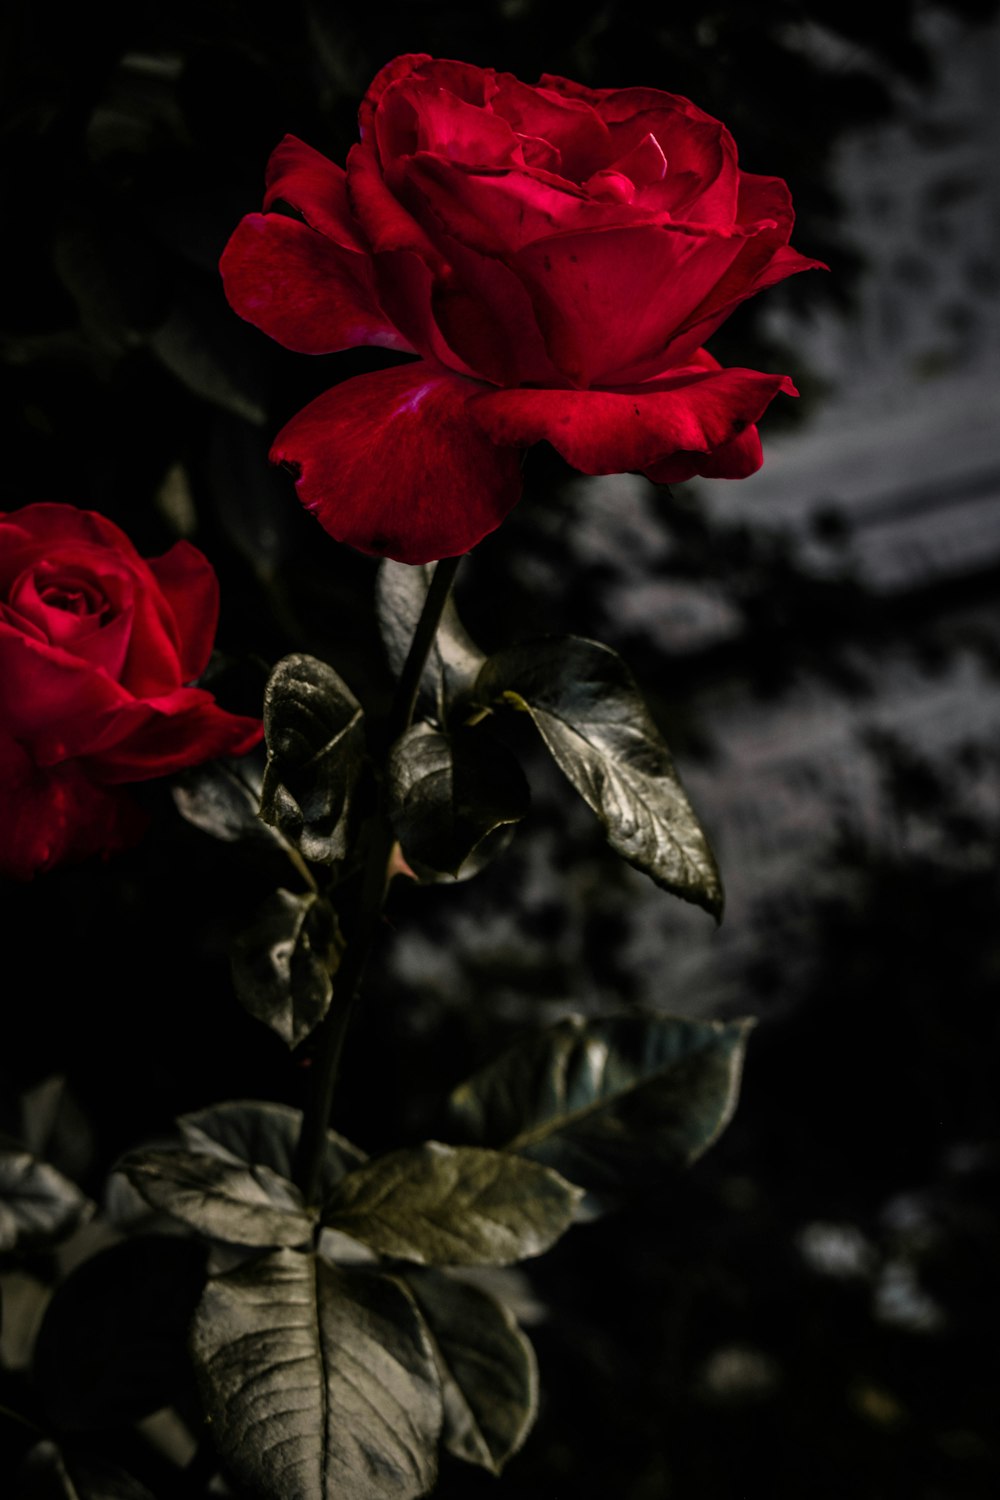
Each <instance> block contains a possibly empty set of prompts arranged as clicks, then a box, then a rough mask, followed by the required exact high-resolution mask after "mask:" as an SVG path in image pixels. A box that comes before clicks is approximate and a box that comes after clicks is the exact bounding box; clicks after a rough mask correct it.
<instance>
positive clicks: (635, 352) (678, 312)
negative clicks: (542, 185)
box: [512, 225, 743, 386]
mask: <svg viewBox="0 0 1000 1500" xmlns="http://www.w3.org/2000/svg"><path fill="white" fill-rule="evenodd" d="M742 243H743V241H742V239H741V238H740V237H739V236H729V235H722V234H716V233H713V232H707V231H706V232H704V233H700V232H697V231H692V230H688V229H686V228H682V227H680V226H672V225H643V226H641V227H636V226H632V227H629V228H623V229H603V230H599V231H595V232H593V233H591V234H563V235H558V236H555V237H553V238H552V239H548V240H539V241H537V242H536V243H535V244H533V245H527V246H525V248H524V249H523V250H521V251H519V252H518V253H517V255H515V256H513V257H512V265H513V267H514V269H515V270H516V271H517V272H518V274H519V275H520V276H521V278H522V279H523V280H524V282H525V284H526V285H527V287H528V290H529V292H530V293H531V295H532V300H533V302H534V304H535V310H536V312H537V315H538V321H539V324H540V326H541V330H542V334H543V336H544V338H545V342H546V344H547V346H548V349H549V353H550V355H551V357H552V359H553V362H554V363H555V364H556V365H557V366H558V368H559V369H560V370H562V371H563V373H564V374H565V375H566V376H567V377H568V378H569V379H570V380H572V381H573V382H574V384H576V385H581V386H587V385H595V384H600V385H611V384H618V383H624V382H625V381H626V380H628V379H631V378H634V376H633V368H634V366H635V365H636V364H637V363H638V362H639V361H641V360H643V359H650V358H651V357H654V356H656V355H657V354H658V353H660V352H662V351H663V349H664V348H665V347H666V346H667V344H668V343H669V341H670V338H671V336H672V335H673V333H674V331H675V329H676V328H677V327H678V326H679V325H681V324H683V322H684V320H685V318H687V317H688V316H689V315H690V313H691V312H692V311H693V309H694V308H695V307H697V306H698V304H699V303H700V302H702V301H703V300H704V298H705V297H706V296H707V295H708V293H709V291H710V290H711V288H712V287H713V286H714V285H715V284H716V282H717V281H718V280H719V278H720V277H721V276H722V275H723V273H724V272H725V270H726V268H727V267H728V266H729V264H730V263H731V262H732V260H733V259H734V258H735V257H736V255H737V254H738V253H739V250H740V247H741V245H742Z"/></svg>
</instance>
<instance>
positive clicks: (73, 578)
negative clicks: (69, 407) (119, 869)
mask: <svg viewBox="0 0 1000 1500" xmlns="http://www.w3.org/2000/svg"><path fill="white" fill-rule="evenodd" d="M218 612H219V587H218V583H217V581H216V577H215V573H214V572H213V570H212V567H211V564H210V563H209V562H208V560H207V558H205V557H203V556H202V554H201V553H200V552H199V551H198V550H197V548H196V547H192V546H191V545H190V543H188V542H178V543H177V544H176V545H175V546H173V547H171V549H170V551H169V552H167V553H165V554H164V555H163V557H158V558H151V559H150V560H149V561H145V560H144V559H143V558H141V557H140V556H139V554H138V553H137V552H136V550H135V548H134V547H133V546H132V543H131V542H130V541H129V539H128V537H127V536H126V535H125V534H124V532H122V531H119V529H118V527H117V526H114V525H113V524H112V523H111V522H110V521H108V520H106V519H105V517H104V516H100V515H97V514H96V512H94V511H86V510H76V509H75V508H74V507H73V506H71V505H29V506H26V507H25V509H24V510H20V511H15V512H14V513H13V514H10V515H3V514H0V871H2V872H3V873H4V874H8V875H14V876H16V877H18V878H19V879H28V878H29V877H30V876H31V875H33V874H35V873H36V872H38V871H41V870H47V869H50V868H51V867H52V866H53V865H56V864H61V863H63V862H65V861H68V860H75V859H81V858H83V857H84V856H86V855H88V854H95V853H105V854H107V853H110V852H112V851H113V850H116V849H120V848H122V847H124V846H125V845H126V844H127V843H130V842H131V841H132V840H133V839H134V838H135V836H136V835H137V833H138V831H139V830H140V829H141V826H142V821H143V820H142V815H141V813H140V811H139V809H138V807H137V805H136V804H135V803H134V802H133V801H132V799H131V798H130V797H129V796H128V795H127V794H126V793H124V792H122V791H121V789H120V787H119V783H121V782H129V781H146V780H148V779H149V778H150V777H154V776H165V775H167V774H168V773H169V772H171V771H178V770H180V769H181V767H183V766H191V765H196V764H197V763H198V762H199V761H203V760H208V759H209V758H210V757H212V756H216V755H242V754H243V753H244V752H245V751H247V750H249V749H250V748H251V747H252V746H253V745H255V744H256V743H257V741H258V740H259V739H260V737H261V733H262V729H261V725H260V724H259V723H258V721H257V720H256V719H244V718H239V717H237V716H236V715H235V714H230V713H226V712H225V710H224V709H221V708H220V707H219V706H218V704H217V703H216V702H215V699H214V698H213V697H212V695H211V693H207V692H204V691H203V690H202V689H201V688H193V687H186V686H185V683H189V682H190V681H191V680H192V679H193V678H195V677H197V676H198V674H199V673H200V672H202V671H203V670H204V668H205V665H206V663H207V661H208V658H209V654H210V652H211V650H212V642H213V639H214V636H215V626H216V621H217V618H218Z"/></svg>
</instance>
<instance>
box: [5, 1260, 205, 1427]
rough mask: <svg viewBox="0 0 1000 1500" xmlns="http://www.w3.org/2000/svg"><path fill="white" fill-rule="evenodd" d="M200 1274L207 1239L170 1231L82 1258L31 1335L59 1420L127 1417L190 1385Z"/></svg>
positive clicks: (51, 1409)
mask: <svg viewBox="0 0 1000 1500" xmlns="http://www.w3.org/2000/svg"><path fill="white" fill-rule="evenodd" d="M204 1282H205V1247H204V1245H202V1244H200V1243H199V1242H198V1241H197V1240H194V1239H188V1238H182V1237H180V1236H173V1235H172V1236H169V1237H168V1236H165V1235H138V1236H137V1237H136V1238H135V1239H131V1240H126V1241H124V1243H122V1244H120V1245H113V1246H112V1247H111V1248H110V1249H109V1250H102V1251H100V1252H99V1253H98V1254H97V1255H95V1256H93V1257H92V1258H91V1259H90V1260H85V1261H84V1262H83V1263H82V1265H80V1266H78V1267H77V1268H76V1270H75V1271H74V1272H73V1273H72V1275H71V1276H69V1277H68V1278H67V1280H66V1281H64V1282H63V1283H62V1285H61V1286H60V1287H59V1289H58V1291H57V1292H56V1294H55V1296H54V1297H53V1298H52V1301H51V1302H50V1303H49V1305H48V1308H47V1310H46V1313H45V1319H44V1321H43V1323H42V1326H41V1330H40V1331H39V1335H38V1342H37V1344H36V1345H35V1355H34V1365H33V1371H32V1373H33V1378H34V1382H35V1386H36V1388H37V1390H38V1392H39V1395H40V1397H41V1400H42V1403H43V1406H44V1409H45V1412H46V1415H47V1416H48V1417H49V1419H50V1420H51V1421H52V1422H53V1423H54V1425H55V1426H56V1428H57V1429H59V1430H61V1431H64V1432H74V1431H78V1430H86V1429H93V1428H96V1429H101V1428H105V1427H118V1426H124V1425H126V1424H128V1423H131V1422H134V1421H136V1420H138V1419H139V1418H140V1417H145V1416H148V1415H149V1414H150V1413H151V1412H154V1411H158V1410H159V1409H160V1408H161V1407H164V1406H170V1405H171V1403H172V1402H174V1401H175V1400H176V1399H177V1398H178V1396H179V1395H181V1394H182V1393H184V1392H185V1390H186V1387H187V1385H188V1383H189V1379H190V1366H189V1361H188V1357H187V1329H188V1325H189V1323H190V1321H191V1318H192V1316H193V1314H194V1310H195V1307H196V1306H197V1303H198V1299H199V1297H200V1296H201V1292H202V1288H203V1286H204Z"/></svg>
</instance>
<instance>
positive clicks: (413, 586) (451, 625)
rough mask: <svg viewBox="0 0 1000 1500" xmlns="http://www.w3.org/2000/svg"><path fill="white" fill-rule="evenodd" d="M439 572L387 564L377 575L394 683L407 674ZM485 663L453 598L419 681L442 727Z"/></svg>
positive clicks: (426, 704) (377, 602)
mask: <svg viewBox="0 0 1000 1500" xmlns="http://www.w3.org/2000/svg"><path fill="white" fill-rule="evenodd" d="M435 566H436V564H434V563H424V564H421V565H419V566H414V565H412V564H410V563H399V562H391V561H386V562H383V563H382V565H381V567H380V568H379V570H378V578H377V580H376V583H375V607H376V611H377V615H378V626H379V630H380V631H381V634H382V642H383V644H384V646H385V650H386V655H387V656H388V658H389V665H390V667H391V668H392V671H393V674H394V675H395V676H396V677H398V676H399V674H400V673H401V672H402V670H403V663H404V662H405V661H406V655H407V652H408V651H409V649H410V641H411V640H412V639H413V632H414V630H415V629H416V627H417V621H418V620H419V619H420V611H421V610H422V609H423V607H424V600H425V599H426V598H427V590H428V588H429V587H430V581H431V578H432V577H433V576H434V568H435ZM485 660H486V657H485V656H484V655H483V653H482V651H480V649H479V647H478V646H477V645H476V644H475V642H474V641H473V640H471V639H470V637H469V635H468V634H467V632H466V629H465V626H464V625H463V624H462V622H461V620H460V619H459V615H458V610H457V608H456V607H455V601H454V598H452V597H449V599H448V602H447V604H446V605H445V607H444V612H443V614H442V616H441V623H440V624H439V626H438V629H437V635H436V636H435V638H434V644H433V645H432V646H431V649H430V653H429V655H428V657H427V664H426V666H425V667H424V671H423V676H422V677H421V680H420V693H421V702H422V704H423V706H424V707H426V709H427V711H428V712H430V713H433V714H434V715H435V717H436V719H437V722H438V723H439V724H442V725H443V724H445V723H447V720H448V716H449V711H450V709H451V707H452V705H453V704H454V703H455V702H456V700H458V699H460V698H461V697H462V696H463V695H465V694H467V693H468V692H469V690H470V688H471V687H472V685H473V683H474V682H475V680H476V674H477V672H478V671H479V669H480V667H481V666H482V664H483V662H484V661H485Z"/></svg>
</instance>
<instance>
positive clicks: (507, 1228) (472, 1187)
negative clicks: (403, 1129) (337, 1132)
mask: <svg viewBox="0 0 1000 1500" xmlns="http://www.w3.org/2000/svg"><path fill="white" fill-rule="evenodd" d="M580 1196H581V1195H580V1192H579V1190H578V1189H577V1188H575V1187H573V1186H572V1185H571V1184H570V1183H568V1182H565V1181H564V1180H563V1179H562V1178H561V1177H560V1176H559V1175H558V1174H557V1173H556V1172H552V1171H550V1170H549V1169H548V1168H547V1167H543V1166H539V1165H538V1164H537V1163H535V1162H527V1161H521V1160H518V1159H517V1158H516V1157H512V1156H507V1155H505V1154H504V1153H503V1152H500V1151H481V1150H477V1149H475V1148H469V1147H461V1146H459V1147H455V1146H443V1145H441V1144H440V1142H438V1141H425V1142H424V1144H423V1145H422V1146H414V1147H408V1148H406V1149H404V1150H402V1151H392V1152H389V1153H388V1155H386V1156H379V1157H376V1158H375V1160H373V1161H370V1162H367V1163H366V1164H365V1165H364V1166H363V1167H358V1168H357V1170H356V1171H354V1172H351V1173H350V1175H349V1176H347V1177H345V1178H344V1179H343V1181H342V1182H341V1183H340V1184H339V1185H338V1186H337V1187H336V1188H335V1189H334V1191H333V1193H331V1195H330V1196H329V1198H328V1199H327V1200H326V1203H325V1204H324V1206H323V1223H324V1224H326V1225H328V1226H329V1227H330V1228H331V1229H339V1230H341V1231H342V1232H343V1233H344V1234H349V1235H350V1236H351V1237H352V1239H356V1240H360V1241H361V1243H362V1244H365V1245H370V1246H371V1247H372V1249H373V1250H377V1251H379V1253H380V1254H382V1255H388V1256H393V1257H395V1258H396V1259H398V1260H408V1261H414V1262H415V1263H416V1264H418V1265H452V1266H506V1265H510V1264H511V1263H512V1262H514V1261H518V1260H524V1259H526V1258H527V1257H528V1256H530V1255H540V1254H541V1253H542V1251H543V1250H547V1249H548V1248H549V1246H550V1245H552V1244H553V1243H554V1242H555V1241H556V1240H557V1239H558V1238H559V1236H560V1235H561V1234H563V1233H564V1232H565V1231H566V1230H567V1229H568V1228H569V1226H570V1224H571V1222H572V1220H573V1212H574V1210H575V1208H576V1205H577V1203H578V1202H579V1199H580Z"/></svg>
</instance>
